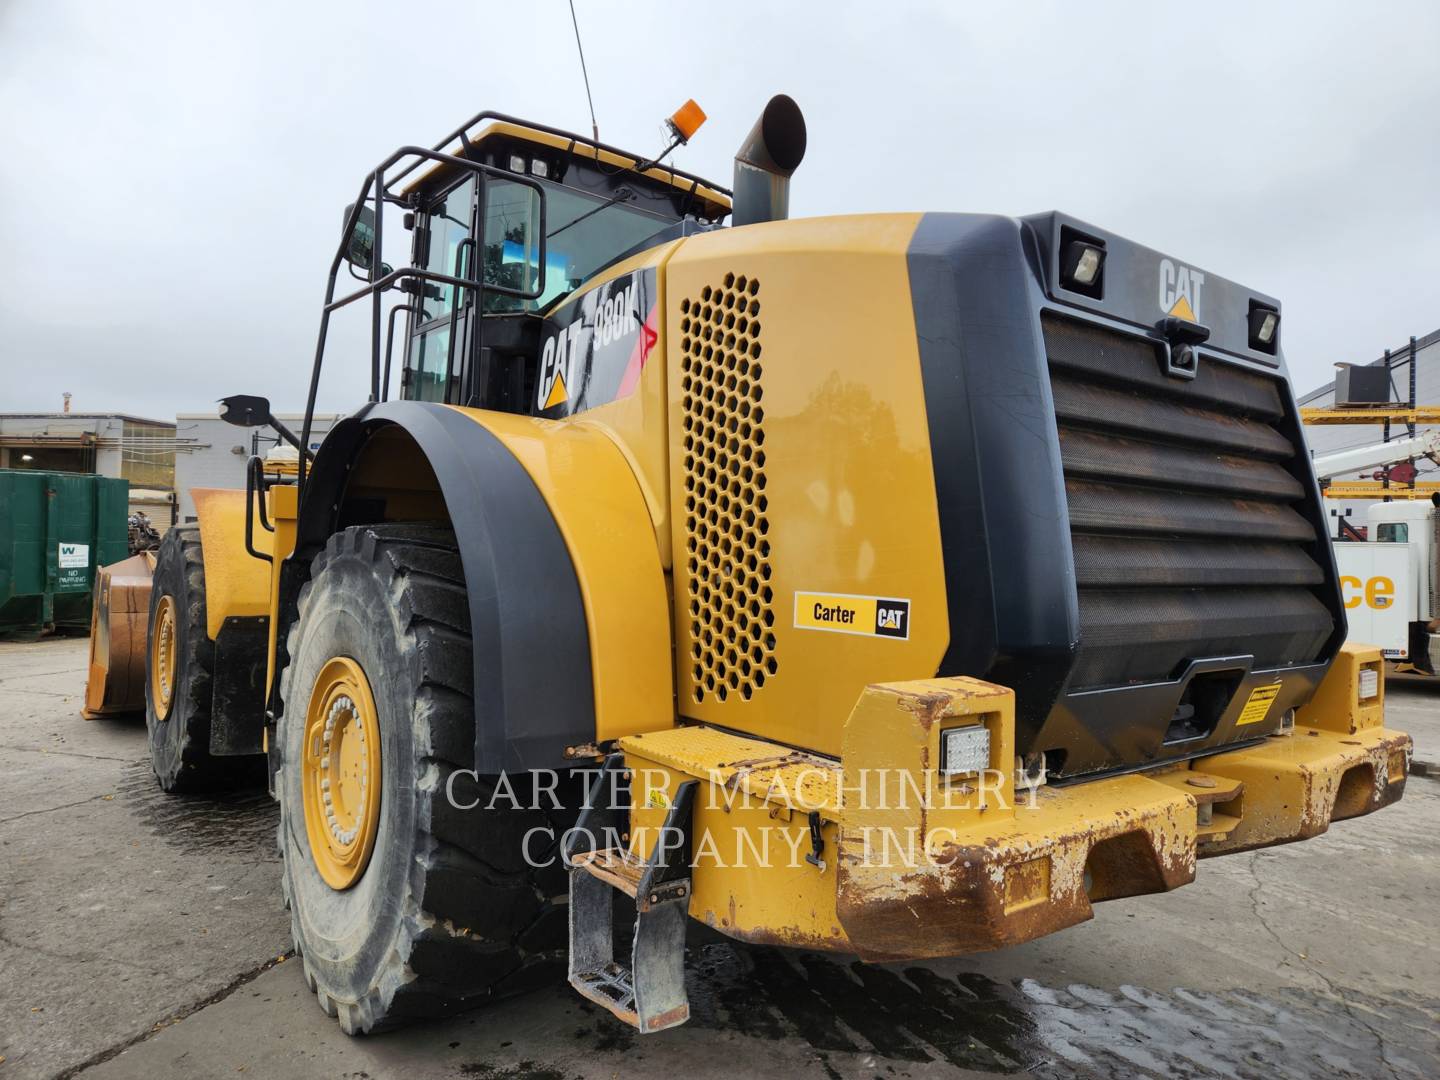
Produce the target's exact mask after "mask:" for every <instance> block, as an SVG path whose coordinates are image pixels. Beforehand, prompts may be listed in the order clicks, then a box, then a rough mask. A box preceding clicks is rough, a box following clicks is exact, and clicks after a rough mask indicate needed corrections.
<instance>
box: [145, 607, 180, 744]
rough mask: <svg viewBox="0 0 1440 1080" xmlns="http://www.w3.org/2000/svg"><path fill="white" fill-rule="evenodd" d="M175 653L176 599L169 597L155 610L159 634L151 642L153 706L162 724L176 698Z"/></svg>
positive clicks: (151, 693) (151, 700)
mask: <svg viewBox="0 0 1440 1080" xmlns="http://www.w3.org/2000/svg"><path fill="white" fill-rule="evenodd" d="M175 652H176V650H175V598H174V597H173V596H171V595H170V594H169V593H166V594H165V595H164V596H162V597H160V603H159V604H158V605H157V606H156V608H155V633H154V635H153V636H152V637H151V638H150V702H151V704H153V705H154V706H155V715H156V716H157V717H159V718H160V719H161V720H164V719H165V718H166V717H167V716H169V715H170V701H171V699H172V698H174V697H175Z"/></svg>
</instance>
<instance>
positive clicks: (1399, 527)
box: [1375, 521, 1410, 544]
mask: <svg viewBox="0 0 1440 1080" xmlns="http://www.w3.org/2000/svg"><path fill="white" fill-rule="evenodd" d="M1375 539H1376V540H1378V541H1380V542H1381V543H1382V544H1408V543H1409V542H1410V526H1409V524H1407V523H1406V522H1403V521H1387V522H1385V524H1383V525H1381V526H1379V527H1378V528H1377V529H1376V530H1375Z"/></svg>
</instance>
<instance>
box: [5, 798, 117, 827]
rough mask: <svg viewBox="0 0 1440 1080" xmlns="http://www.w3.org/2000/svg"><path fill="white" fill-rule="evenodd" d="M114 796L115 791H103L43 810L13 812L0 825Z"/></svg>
mask: <svg viewBox="0 0 1440 1080" xmlns="http://www.w3.org/2000/svg"><path fill="white" fill-rule="evenodd" d="M113 796H114V792H111V791H106V792H102V793H101V794H99V795H91V796H90V797H89V798H88V799H76V800H75V801H74V802H70V803H61V804H60V805H59V806H47V807H45V808H44V809H43V810H26V811H25V812H24V813H20V814H11V815H10V816H9V817H6V818H0V825H9V824H10V823H11V822H12V821H19V820H21V819H22V818H28V817H36V816H37V815H40V814H53V813H55V812H56V811H57V810H69V809H71V808H72V807H76V806H84V805H85V804H86V803H92V802H95V801H97V800H99V799H108V798H112V797H113Z"/></svg>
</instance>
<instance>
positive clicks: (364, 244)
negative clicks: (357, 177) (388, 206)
mask: <svg viewBox="0 0 1440 1080" xmlns="http://www.w3.org/2000/svg"><path fill="white" fill-rule="evenodd" d="M354 209H355V204H354V203H351V204H350V205H349V206H347V207H346V208H345V220H346V221H347V222H348V221H349V220H350V214H351V213H352V212H353V211H354ZM345 261H346V262H348V263H349V264H350V265H351V266H353V267H355V268H357V269H359V270H369V269H370V267H371V265H372V264H373V263H374V262H375V211H374V210H373V209H371V208H370V207H368V206H362V207H360V213H359V214H357V215H356V216H355V227H354V228H353V229H351V230H350V237H349V239H348V240H346V242H345Z"/></svg>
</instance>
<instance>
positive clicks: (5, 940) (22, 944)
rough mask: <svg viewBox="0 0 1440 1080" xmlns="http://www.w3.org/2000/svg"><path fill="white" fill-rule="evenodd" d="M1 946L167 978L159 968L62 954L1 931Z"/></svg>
mask: <svg viewBox="0 0 1440 1080" xmlns="http://www.w3.org/2000/svg"><path fill="white" fill-rule="evenodd" d="M0 945H8V946H10V947H11V948H12V949H16V950H18V951H20V952H27V953H35V954H36V955H39V956H47V957H49V958H50V959H51V960H68V961H71V962H74V963H80V964H88V963H90V962H92V961H95V960H103V961H104V962H105V963H107V964H114V965H116V966H117V967H123V968H129V969H130V970H132V971H142V972H144V973H145V974H146V975H154V976H157V977H158V978H167V977H169V975H170V972H168V971H161V970H159V969H158V968H152V967H146V966H145V965H144V964H137V963H135V962H134V961H133V960H121V959H120V958H119V957H118V956H105V957H100V956H95V955H90V956H82V955H79V954H77V953H67V952H62V951H60V950H59V949H47V948H45V947H44V946H42V945H36V944H35V943H34V942H33V941H16V940H15V939H14V938H13V937H11V936H10V935H9V934H7V933H6V932H5V931H4V930H0Z"/></svg>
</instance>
